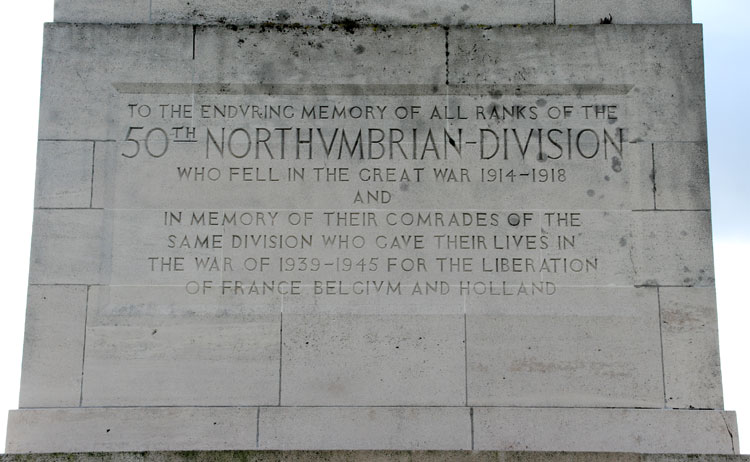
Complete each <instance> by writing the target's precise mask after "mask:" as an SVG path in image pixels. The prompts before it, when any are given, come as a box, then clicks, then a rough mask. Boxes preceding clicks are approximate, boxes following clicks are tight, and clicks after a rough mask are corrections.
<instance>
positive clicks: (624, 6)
mask: <svg viewBox="0 0 750 462" xmlns="http://www.w3.org/2000/svg"><path fill="white" fill-rule="evenodd" d="M609 15H612V22H613V23H616V24H670V23H675V24H689V23H691V22H692V14H691V7H690V0H668V1H660V2H649V1H646V0H619V1H612V0H610V1H601V0H599V1H596V2H593V1H591V0H556V1H555V0H501V1H499V2H489V1H486V0H482V1H474V2H469V3H467V2H463V1H457V0H450V1H441V2H434V1H433V2H431V1H422V2H409V3H404V2H397V1H394V0H388V1H379V2H376V1H372V0H368V1H357V2H355V1H352V0H335V1H331V2H325V1H322V0H315V1H310V2H306V3H304V4H299V3H298V2H292V1H289V0H284V1H275V2H272V1H270V0H265V1H261V2H256V3H255V4H253V8H247V7H246V5H245V4H244V3H243V2H241V1H238V0H219V1H215V0H214V1H207V0H198V1H193V2H179V1H175V0H152V1H150V2H146V1H145V0H129V1H127V2H111V1H106V2H95V1H92V0H57V1H56V2H55V21H57V22H82V23H99V22H101V23H177V24H225V23H230V24H247V23H264V22H274V23H287V24H293V23H300V24H331V23H334V22H337V21H342V20H349V21H351V20H354V21H359V22H362V23H365V24H369V23H374V24H430V23H439V24H446V25H447V24H453V25H456V24H458V25H460V24H489V25H499V24H553V23H557V24H599V23H600V22H601V21H602V19H604V18H607V17H608V16H609Z"/></svg>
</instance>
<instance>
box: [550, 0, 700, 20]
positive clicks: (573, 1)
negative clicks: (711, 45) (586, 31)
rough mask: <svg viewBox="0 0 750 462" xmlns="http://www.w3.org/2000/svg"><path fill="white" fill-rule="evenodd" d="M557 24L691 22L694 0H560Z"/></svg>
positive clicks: (557, 8)
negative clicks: (692, 1)
mask: <svg viewBox="0 0 750 462" xmlns="http://www.w3.org/2000/svg"><path fill="white" fill-rule="evenodd" d="M555 6H556V20H557V24H599V23H600V22H603V21H604V20H611V22H612V23H613V24H690V23H691V22H693V19H692V8H691V2H690V0H660V1H657V2H654V1H651V0H629V1H622V0H604V1H602V0H557V1H556V2H555Z"/></svg>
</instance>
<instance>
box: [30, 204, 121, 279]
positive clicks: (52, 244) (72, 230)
mask: <svg viewBox="0 0 750 462" xmlns="http://www.w3.org/2000/svg"><path fill="white" fill-rule="evenodd" d="M108 225H109V218H108V216H107V214H105V212H104V211H102V210H90V209H89V210H86V209H82V210H37V211H36V212H35V213H34V229H33V234H32V238H31V242H32V244H31V263H30V268H29V273H30V275H29V282H30V284H101V283H103V282H105V281H107V280H108V277H109V264H110V262H111V245H112V244H111V230H110V228H109V226H108Z"/></svg>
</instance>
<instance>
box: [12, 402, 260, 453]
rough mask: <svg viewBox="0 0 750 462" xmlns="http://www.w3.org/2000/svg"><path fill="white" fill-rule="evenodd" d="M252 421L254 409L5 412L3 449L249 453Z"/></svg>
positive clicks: (252, 442)
mask: <svg viewBox="0 0 750 462" xmlns="http://www.w3.org/2000/svg"><path fill="white" fill-rule="evenodd" d="M257 416H258V409H257V408H241V407H220V408H216V407H213V408H207V407H204V408H201V407H194V408H176V407H171V408H170V407H162V408H160V407H138V408H89V409H86V408H79V409H62V408H58V409H25V410H20V411H11V412H10V417H9V420H8V423H9V425H8V442H7V445H6V448H5V450H6V452H9V453H23V452H75V451H76V450H77V449H76V448H82V447H86V448H89V450H90V451H96V452H101V451H134V450H138V451H144V450H145V451H148V450H153V448H167V449H166V450H168V451H169V450H173V451H178V450H182V451H190V450H209V449H212V450H221V449H253V448H255V438H256V434H257V427H256V423H257ZM40 435H44V436H43V437H40ZM136 448H137V449H136Z"/></svg>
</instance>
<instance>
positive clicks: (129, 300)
mask: <svg viewBox="0 0 750 462" xmlns="http://www.w3.org/2000/svg"><path fill="white" fill-rule="evenodd" d="M255 303H258V302H255ZM232 304H233V306H232ZM90 305H91V306H90V311H89V314H90V316H89V322H88V329H87V335H86V340H87V345H86V362H85V369H84V372H85V374H84V385H83V395H82V396H83V398H82V399H83V404H84V405H85V406H232V405H235V406H236V405H242V406H249V405H269V404H278V402H279V351H280V349H279V343H280V341H281V333H280V324H279V316H278V310H279V306H278V304H277V305H275V306H274V305H263V306H253V304H251V303H247V301H245V304H241V302H240V300H239V299H238V298H235V299H234V300H232V302H228V301H227V300H223V303H222V302H221V301H220V297H214V298H209V297H198V300H196V297H191V296H190V295H188V294H186V292H185V290H184V288H183V287H171V288H170V287H148V286H142V287H121V286H118V287H112V288H104V287H92V289H91V296H90ZM274 310H275V311H276V313H277V314H273V311H274Z"/></svg>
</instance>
